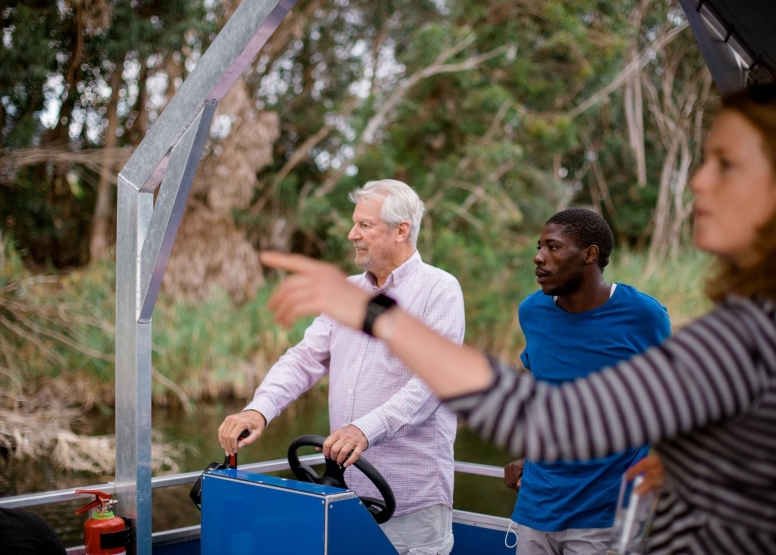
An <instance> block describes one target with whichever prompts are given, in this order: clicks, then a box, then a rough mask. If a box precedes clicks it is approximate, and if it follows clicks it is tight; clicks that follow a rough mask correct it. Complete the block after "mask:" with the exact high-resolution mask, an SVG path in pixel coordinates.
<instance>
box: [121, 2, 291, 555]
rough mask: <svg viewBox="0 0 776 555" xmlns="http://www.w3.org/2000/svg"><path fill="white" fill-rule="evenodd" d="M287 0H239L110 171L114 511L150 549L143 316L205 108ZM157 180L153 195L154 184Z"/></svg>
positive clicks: (147, 314) (204, 126) (191, 169)
mask: <svg viewBox="0 0 776 555" xmlns="http://www.w3.org/2000/svg"><path fill="white" fill-rule="evenodd" d="M295 1H296V0H243V2H242V4H240V6H239V7H238V8H237V10H236V11H235V13H234V15H233V16H232V17H231V19H230V20H229V22H228V23H227V24H226V25H225V26H224V28H223V30H222V31H221V33H220V34H219V35H218V37H216V39H215V41H213V44H212V45H211V46H210V48H209V49H208V50H207V52H206V53H205V54H204V55H203V56H202V58H201V59H200V60H199V62H198V63H197V66H196V68H195V69H194V71H192V72H191V74H190V75H189V77H188V78H187V79H186V81H184V83H183V85H182V86H181V88H180V89H179V90H178V92H177V93H176V94H175V96H174V97H173V99H172V100H171V101H170V104H169V105H168V106H167V108H166V109H165V110H164V112H163V113H162V114H161V116H159V118H158V119H157V120H156V122H155V123H154V125H153V126H152V127H151V129H150V130H149V132H148V133H147V135H146V137H145V138H144V139H143V141H142V142H141V143H140V144H139V145H138V147H137V149H136V150H135V152H134V153H133V154H132V157H131V158H130V159H129V161H127V163H126V165H125V166H124V168H123V169H122V170H121V172H119V179H118V223H117V243H116V494H117V497H118V501H119V504H118V507H117V512H118V514H120V515H121V516H125V517H130V518H132V519H133V520H134V526H135V530H136V532H135V537H136V541H135V548H134V549H133V550H131V551H130V553H131V555H134V553H137V554H140V555H151V315H152V313H153V308H154V303H155V302H156V296H157V294H158V292H159V287H160V286H161V283H162V277H163V276H164V270H165V269H166V267H167V262H168V260H169V256H170V251H171V250H172V244H173V242H174V241H175V236H176V234H177V231H178V226H179V225H180V221H181V218H182V216H183V212H184V209H185V206H186V199H187V198H188V195H189V190H190V188H191V183H192V180H193V179H194V173H195V172H196V169H197V165H198V163H199V158H200V155H201V153H202V147H203V145H204V143H205V139H206V138H207V135H208V132H209V129H210V124H211V121H212V118H213V112H214V111H215V108H216V106H217V104H218V102H219V101H220V100H221V99H222V98H223V97H224V95H225V94H226V93H227V91H228V90H229V89H230V88H231V86H232V85H233V84H234V82H235V81H236V80H237V79H238V78H239V77H240V75H241V74H242V72H243V71H244V70H245V69H246V68H247V67H248V65H249V64H250V63H251V62H252V61H253V60H254V59H255V57H256V55H257V54H258V52H259V50H260V49H261V47H262V46H264V43H266V42H267V39H269V37H270V36H271V35H272V33H273V32H274V31H275V29H277V27H278V25H279V24H280V22H281V21H282V20H283V18H284V17H285V16H286V14H287V13H288V11H289V10H290V9H291V7H292V6H293V5H294V3H295ZM160 184H161V189H160V190H159V195H158V197H157V200H156V203H155V204H154V191H155V190H156V189H157V187H159V185H160Z"/></svg>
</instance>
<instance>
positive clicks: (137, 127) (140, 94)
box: [129, 57, 148, 146]
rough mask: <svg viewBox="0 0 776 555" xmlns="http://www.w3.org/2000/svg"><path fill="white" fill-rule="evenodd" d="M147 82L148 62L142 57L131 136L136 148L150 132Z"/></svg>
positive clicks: (130, 139)
mask: <svg viewBox="0 0 776 555" xmlns="http://www.w3.org/2000/svg"><path fill="white" fill-rule="evenodd" d="M147 81H148V62H147V60H146V58H145V57H141V60H140V73H139V74H138V76H137V102H136V103H135V111H136V112H137V115H136V116H135V120H134V121H133V122H132V133H131V134H130V136H129V141H130V142H131V143H132V144H133V145H134V146H137V145H139V144H140V141H142V140H143V138H144V137H145V135H146V133H147V132H148V112H147V111H146V103H147V102H148V91H147V89H146V82H147Z"/></svg>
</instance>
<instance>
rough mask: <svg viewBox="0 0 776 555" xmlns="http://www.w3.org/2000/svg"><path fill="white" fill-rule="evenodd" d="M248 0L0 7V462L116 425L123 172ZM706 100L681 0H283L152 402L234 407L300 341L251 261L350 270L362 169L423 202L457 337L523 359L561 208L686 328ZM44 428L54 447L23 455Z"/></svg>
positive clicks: (219, 145) (160, 360) (195, 223)
mask: <svg viewBox="0 0 776 555" xmlns="http://www.w3.org/2000/svg"><path fill="white" fill-rule="evenodd" d="M239 4H240V0H170V1H165V2H136V1H134V0H78V1H75V0H61V1H58V2H29V1H25V2H21V1H13V0H12V1H9V2H6V3H5V4H4V7H3V9H2V10H0V27H1V28H2V30H3V35H2V38H3V40H2V41H0V234H1V235H0V237H1V238H2V240H1V241H0V242H1V243H2V246H1V247H0V257H2V260H0V395H3V397H2V400H0V409H2V410H3V411H7V412H3V413H0V422H1V423H2V425H0V450H2V449H3V447H5V448H6V449H12V450H13V449H16V451H15V452H16V453H24V454H26V455H29V456H37V454H39V453H41V452H43V451H46V450H51V449H55V448H56V447H55V446H56V445H59V443H57V442H60V443H61V444H62V445H63V446H64V447H62V452H63V453H69V454H70V455H68V456H64V455H63V456H62V459H61V460H62V464H64V465H65V466H69V467H74V468H75V467H80V466H79V465H81V463H79V462H78V460H80V459H79V457H80V458H83V457H82V456H81V455H77V454H74V453H78V452H79V451H78V449H76V448H75V447H67V446H68V445H71V444H72V442H71V443H67V438H69V437H70V436H68V435H67V433H75V432H78V430H79V425H78V422H77V421H78V417H77V415H78V414H81V413H83V411H87V410H100V411H102V412H105V413H110V412H111V410H112V406H113V403H114V384H113V372H114V366H113V348H114V334H115V329H114V310H115V307H114V303H115V287H114V284H115V274H114V272H115V268H114V264H115V263H114V260H115V259H114V256H115V253H114V248H115V247H114V245H115V231H114V230H115V225H116V211H115V196H116V195H115V191H116V182H117V178H116V176H117V172H118V171H119V170H120V168H121V167H122V165H123V164H124V163H125V162H126V160H127V159H128V158H129V156H131V154H132V152H133V151H134V149H135V148H136V147H137V145H138V144H139V143H140V141H142V139H143V137H144V136H145V133H146V131H147V129H148V128H149V126H151V125H153V124H154V122H155V121H156V119H157V118H158V116H159V114H160V113H161V112H162V111H163V110H164V109H165V106H167V104H168V102H169V101H170V99H171V98H172V97H173V96H174V94H175V93H176V91H177V90H178V89H179V88H180V85H181V83H182V82H183V80H184V79H186V78H187V77H188V75H189V74H190V72H191V71H192V70H194V68H195V67H196V66H197V62H198V61H199V60H200V58H201V56H202V54H203V52H204V51H205V50H206V49H207V47H208V45H209V44H210V43H211V42H212V41H213V40H214V38H215V36H216V33H217V32H218V30H219V29H220V28H222V26H223V25H224V24H225V22H226V21H228V19H229V18H230V17H231V15H232V14H233V13H234V10H235V9H236V8H237V6H239ZM715 102H716V95H715V91H714V90H713V88H712V84H711V78H710V75H709V73H708V71H707V70H706V69H705V67H704V65H703V62H702V59H701V57H700V54H699V53H698V50H697V46H696V44H695V41H694V39H693V37H692V35H691V33H690V31H689V29H688V27H687V22H686V20H685V19H684V16H683V12H682V10H681V8H680V6H679V4H678V2H677V1H676V0H639V1H638V2H633V1H632V0H575V1H573V2H571V1H567V0H494V1H491V2H486V3H483V2H479V1H476V0H447V1H436V0H390V1H385V2H374V1H372V0H298V2H296V4H295V6H294V9H293V10H292V12H291V13H290V14H289V15H288V17H287V18H286V19H285V20H284V21H283V23H282V24H281V25H280V27H279V28H278V29H277V31H276V32H275V33H274V34H273V36H272V37H271V39H270V40H269V41H268V43H267V44H266V45H265V47H264V48H263V50H262V52H261V53H260V55H259V56H258V58H257V59H256V60H255V61H254V62H253V64H252V65H251V66H250V67H249V68H248V70H246V71H245V72H244V74H243V75H242V77H241V79H239V80H238V81H237V83H236V84H235V85H234V87H233V88H232V90H231V91H230V92H229V93H228V95H227V96H226V97H225V98H224V99H223V101H222V102H221V104H220V105H219V107H218V109H217V111H216V115H215V118H214V121H213V125H212V127H211V130H210V131H211V132H210V136H209V138H208V141H207V144H206V146H205V151H204V153H203V156H202V159H201V161H200V166H199V169H198V172H197V175H196V178H195V180H194V183H193V185H192V189H191V196H190V199H189V202H188V205H187V207H186V212H185V215H184V217H183V220H182V223H181V227H180V229H179V231H178V236H177V239H176V242H175V245H174V247H173V251H172V253H171V257H170V261H169V264H168V267H167V272H166V274H165V277H164V283H163V287H162V294H161V295H160V297H159V300H158V303H157V306H156V309H155V312H154V335H153V341H154V345H153V395H154V403H155V404H156V405H157V406H163V405H170V406H173V407H176V408H179V409H180V410H183V411H186V410H191V407H193V406H194V405H195V404H196V403H197V402H201V401H208V400H212V399H222V398H227V397H232V398H236V399H246V398H248V397H249V396H250V394H251V392H252V390H253V389H254V387H255V386H256V384H257V383H259V382H260V380H261V379H262V377H263V376H264V374H265V373H266V371H267V369H268V368H269V366H270V365H271V364H272V362H274V361H275V360H276V359H277V357H278V356H279V355H280V354H281V353H282V352H283V351H284V350H285V349H287V348H288V347H289V346H290V345H293V344H294V343H295V342H296V341H298V340H299V339H300V338H301V336H302V333H303V329H304V323H302V324H300V325H298V326H297V327H296V328H294V329H293V330H291V331H290V332H285V331H283V330H280V329H278V328H277V327H275V326H274V325H273V324H272V318H271V315H270V314H269V313H268V312H267V310H266V308H265V302H266V299H267V298H268V296H269V294H270V293H271V291H272V288H273V286H274V284H275V283H276V280H277V278H278V276H276V275H273V274H272V273H266V274H265V272H264V270H263V268H261V267H260V265H259V263H258V258H257V251H258V250H261V249H277V250H283V251H292V252H301V253H304V254H307V255H310V256H314V257H318V258H322V259H325V260H328V261H331V262H334V263H336V264H339V265H341V266H342V267H344V268H346V269H347V270H348V271H356V268H354V267H353V265H352V262H351V259H352V249H351V245H350V244H349V243H348V241H347V239H346V237H347V232H348V229H349V228H350V225H351V214H352V205H351V204H350V203H349V201H348V199H347V193H348V192H349V191H350V190H352V189H353V188H354V187H357V186H359V185H361V184H363V183H364V182H365V181H368V180H371V179H381V178H396V179H400V180H403V181H405V182H407V183H409V184H410V185H411V186H413V187H414V188H415V189H416V190H417V191H418V193H419V194H420V195H421V197H422V198H423V199H424V201H425V203H426V207H427V212H426V214H425V216H424V220H423V231H422V233H421V236H420V242H419V250H420V252H421V254H422V256H423V258H424V260H425V261H426V262H429V263H431V264H434V265H436V266H438V267H441V268H443V269H445V270H447V271H449V272H451V273H452V274H454V275H455V276H456V277H458V279H459V281H460V282H461V284H462V286H463V289H464V292H465V297H466V309H467V341H468V342H469V343H470V344H472V345H476V346H478V347H480V348H483V349H487V350H489V351H491V352H493V353H495V354H497V355H499V356H501V357H504V358H507V359H510V360H512V361H514V362H516V361H517V358H518V354H519V352H520V348H521V345H522V336H521V333H520V330H519V327H518V325H517V320H516V318H515V313H516V308H517V304H518V302H519V301H520V299H522V298H523V297H525V295H526V294H528V293H529V292H531V291H533V290H534V289H535V283H534V276H533V265H532V263H531V256H532V250H533V245H534V243H535V238H536V235H537V233H538V231H539V230H540V228H541V225H542V223H543V222H544V221H546V219H547V218H548V217H549V216H551V215H552V214H553V213H554V212H555V211H557V210H561V209H564V208H567V207H569V206H585V207H589V208H591V209H593V210H596V211H598V212H599V213H601V214H602V215H603V216H604V217H605V218H606V219H607V220H608V221H609V223H610V224H611V226H612V229H613V230H614V232H615V235H616V239H617V244H618V250H617V252H616V254H615V256H614V258H613V260H614V262H613V265H612V267H611V268H610V269H608V270H607V277H610V278H612V279H618V280H621V281H624V282H628V283H632V284H634V285H636V286H637V287H639V288H640V289H642V290H644V291H645V292H647V293H650V294H653V295H654V296H655V297H657V298H658V299H659V300H660V301H661V302H663V303H664V304H666V306H668V308H669V310H670V312H671V315H672V317H673V320H674V323H675V324H677V325H681V324H683V323H686V321H687V320H688V319H690V318H692V317H694V316H696V315H697V314H698V313H700V312H701V311H702V310H704V308H706V307H707V303H706V302H705V301H704V299H703V297H702V295H701V293H700V282H701V279H702V276H703V274H704V272H705V264H706V259H705V258H704V257H702V256H700V255H697V254H695V253H693V252H692V251H691V249H690V247H689V236H690V234H691V231H692V229H691V228H692V224H691V218H690V216H691V212H692V205H691V199H690V197H689V192H688V180H689V176H690V174H691V172H692V170H693V169H694V167H695V165H696V164H697V163H698V160H699V158H700V144H701V140H702V136H703V134H704V133H705V130H706V128H707V126H708V115H709V113H710V112H711V111H712V110H713V109H714V105H715ZM47 411H50V412H47ZM34 414H38V415H40V418H41V420H40V422H41V423H46V424H45V425H46V427H47V428H48V429H50V430H60V431H62V432H63V433H62V434H60V435H56V434H55V435H54V437H55V438H60V439H52V440H45V441H43V440H41V443H40V444H39V445H38V446H36V447H30V449H29V450H23V449H20V447H19V446H20V445H21V443H23V442H24V441H27V440H26V439H25V438H27V437H28V435H27V434H26V432H19V430H20V429H21V425H20V424H14V422H16V420H14V418H16V417H17V416H20V415H26V416H25V418H31V417H32V415H34ZM56 414H60V415H63V416H62V418H61V419H57V418H55V417H54V415H56ZM47 415H48V416H47ZM17 432H18V433H17ZM65 432H67V433H65ZM76 435H78V434H76ZM78 437H81V436H78ZM83 439H84V440H85V439H86V436H83ZM73 441H75V440H73ZM72 445H74V444H72ZM105 445H108V447H109V442H108V443H105ZM173 451H174V449H173ZM106 460H107V459H106ZM104 464H107V463H105V462H104V461H103V462H101V461H97V460H93V461H89V460H86V462H84V463H83V465H85V466H90V465H91V466H94V467H100V468H102V467H104Z"/></svg>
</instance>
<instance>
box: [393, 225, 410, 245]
mask: <svg viewBox="0 0 776 555" xmlns="http://www.w3.org/2000/svg"><path fill="white" fill-rule="evenodd" d="M394 229H395V230H396V240H397V241H400V242H401V241H407V240H408V239H409V238H410V223H409V222H401V223H400V224H398V225H397V226H396V227H395V228H394Z"/></svg>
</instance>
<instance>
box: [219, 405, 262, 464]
mask: <svg viewBox="0 0 776 555" xmlns="http://www.w3.org/2000/svg"><path fill="white" fill-rule="evenodd" d="M266 425H267V421H266V420H264V415H262V414H261V413H260V412H258V411H255V410H246V411H244V412H241V413H238V414H232V415H231V416H227V417H226V418H225V419H224V421H223V422H222V423H221V425H220V426H219V427H218V443H220V444H221V448H222V449H223V450H224V453H226V455H227V456H228V457H231V456H232V455H235V454H237V450H238V449H240V448H241V447H245V446H246V445H250V444H251V443H253V442H254V441H256V440H257V439H259V438H260V437H261V433H262V432H263V431H264V426H266ZM243 430H248V437H246V438H245V439H243V440H242V441H239V442H238V439H239V437H240V434H241V433H242V432H243Z"/></svg>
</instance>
